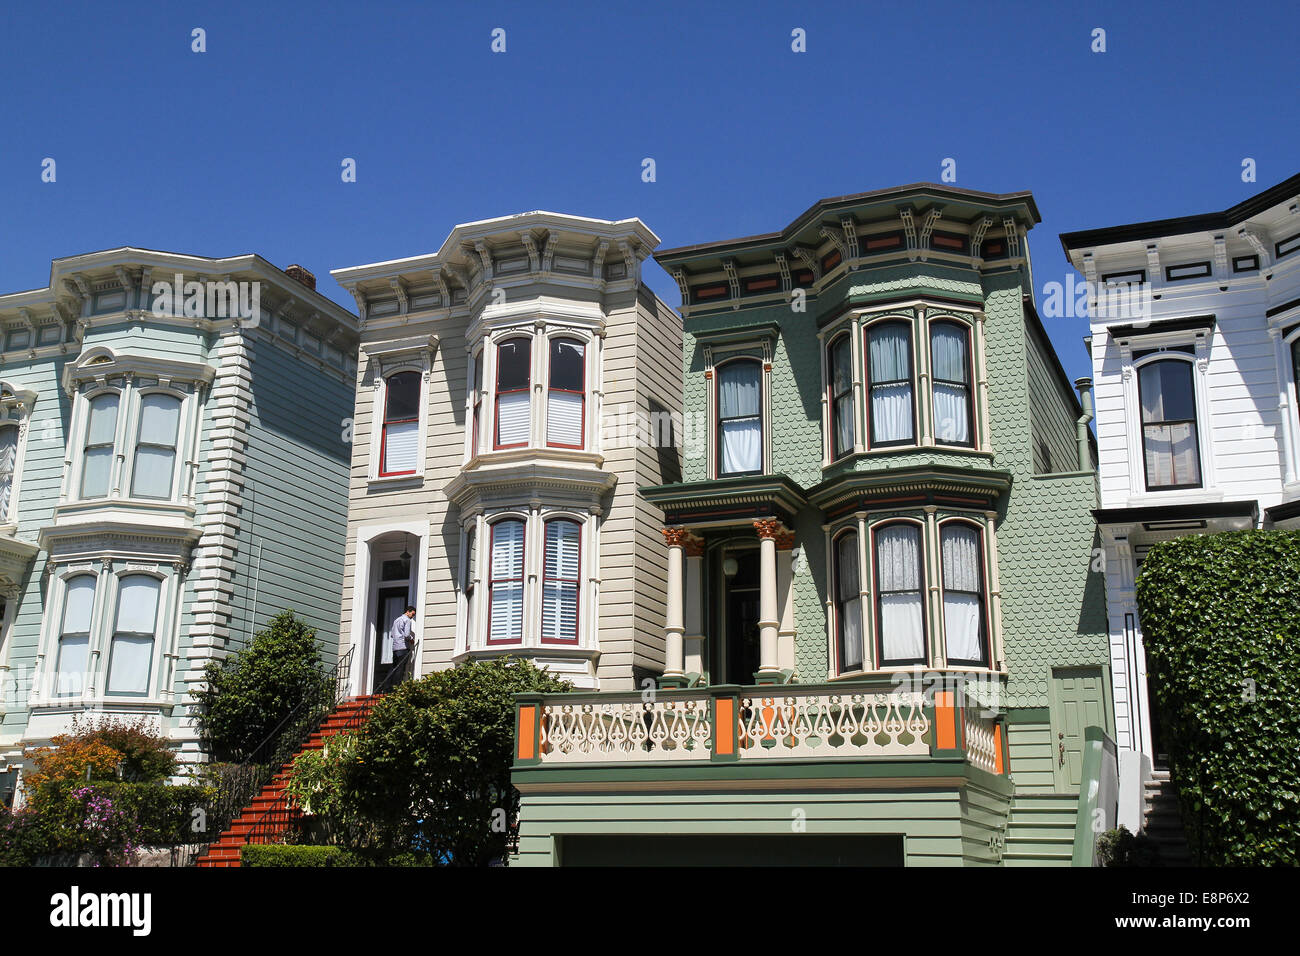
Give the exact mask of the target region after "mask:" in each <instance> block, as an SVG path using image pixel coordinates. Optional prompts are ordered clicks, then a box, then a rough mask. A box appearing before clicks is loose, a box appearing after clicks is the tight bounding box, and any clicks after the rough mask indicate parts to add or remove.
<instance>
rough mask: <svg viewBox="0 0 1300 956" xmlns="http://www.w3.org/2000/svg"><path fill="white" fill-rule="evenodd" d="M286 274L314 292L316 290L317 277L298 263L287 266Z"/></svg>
mask: <svg viewBox="0 0 1300 956" xmlns="http://www.w3.org/2000/svg"><path fill="white" fill-rule="evenodd" d="M284 274H285V275H287V276H288V277H289V278H290V279H296V280H297V281H298V282H301V283H302V284H303V285H305V286H306V287H307V288H309V289H311V290H312V291H313V292H315V291H316V277H315V276H314V275H312V274H311V273H310V272H308V271H307V270H306V269H304V268H303V267H302V266H300V265H298V264H297V263H296V262H295V263H294V264H293V265H291V266H285V269H284Z"/></svg>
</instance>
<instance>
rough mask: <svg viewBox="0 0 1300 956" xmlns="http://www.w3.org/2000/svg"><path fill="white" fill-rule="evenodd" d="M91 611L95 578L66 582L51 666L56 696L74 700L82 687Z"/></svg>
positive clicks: (87, 576)
mask: <svg viewBox="0 0 1300 956" xmlns="http://www.w3.org/2000/svg"><path fill="white" fill-rule="evenodd" d="M94 607H95V575H93V574H79V575H77V576H76V577H74V578H69V579H68V581H67V583H66V585H65V586H64V591H63V622H62V624H60V626H59V650H58V654H57V655H56V657H55V665H54V671H55V686H54V693H55V695H56V696H59V697H69V696H75V695H77V694H80V693H81V692H82V690H83V689H84V688H85V686H86V665H87V664H88V663H89V661H90V615H91V611H92V610H93V609H94Z"/></svg>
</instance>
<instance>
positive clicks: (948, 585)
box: [514, 184, 1113, 865]
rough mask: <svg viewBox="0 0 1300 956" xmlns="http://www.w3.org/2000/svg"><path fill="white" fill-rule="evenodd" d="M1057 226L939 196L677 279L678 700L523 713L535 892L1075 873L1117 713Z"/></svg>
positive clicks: (520, 780) (866, 199)
mask: <svg viewBox="0 0 1300 956" xmlns="http://www.w3.org/2000/svg"><path fill="white" fill-rule="evenodd" d="M1038 221H1039V215H1038V211H1037V209H1036V207H1035V205H1034V200H1033V198H1032V196H1030V194H1029V193H1027V192H1022V193H1011V194H1006V195H994V194H989V193H980V192H972V191H969V190H963V189H955V188H950V187H945V186H934V185H926V184H921V185H913V186H904V187H900V188H895V189H889V190H882V191H878V192H872V193H864V194H860V195H854V196H844V197H839V198H835V199H826V200H823V201H821V202H818V203H816V204H815V205H814V206H813V207H812V208H811V209H809V210H808V211H807V212H805V213H804V214H803V215H801V216H799V217H798V218H797V219H796V220H795V221H794V222H793V223H791V224H790V225H789V226H787V227H785V228H783V229H781V230H780V231H779V232H774V233H769V234H766V235H760V236H751V237H748V238H743V239H734V240H726V241H722V242H713V243H706V244H703V245H697V246H689V247H683V248H678V249H670V250H666V251H662V252H659V253H658V254H657V255H656V257H655V258H656V259H657V260H658V262H659V263H660V264H661V265H662V266H663V267H664V268H665V269H666V270H668V271H669V272H670V273H671V274H672V275H673V276H674V277H675V279H676V280H677V282H678V284H679V286H680V288H681V293H682V300H683V302H682V315H683V320H684V327H685V344H684V354H683V359H682V361H683V370H684V383H685V384H684V402H683V407H684V408H685V410H686V411H685V414H684V416H683V417H682V419H680V420H674V422H673V426H672V427H673V431H674V434H673V435H672V436H671V438H672V440H673V444H675V445H678V446H680V447H681V448H682V449H683V465H682V480H681V481H680V482H676V483H673V484H661V485H656V486H652V487H643V488H642V489H641V494H642V497H643V498H644V500H645V501H646V502H647V503H648V504H647V507H649V506H653V507H655V508H657V509H658V511H659V512H660V513H661V514H662V517H663V525H664V537H665V540H666V541H667V543H668V545H669V548H668V562H667V567H665V568H664V569H663V575H664V580H665V591H666V595H667V602H666V615H665V622H664V641H663V647H662V655H663V666H664V670H663V676H662V679H661V680H660V682H659V684H658V686H657V687H654V688H647V689H646V690H645V691H644V692H643V693H640V694H638V693H603V694H569V695H557V696H553V697H546V698H541V697H528V698H523V699H521V701H520V703H519V713H518V740H517V753H516V765H515V771H514V781H515V784H516V786H517V787H518V789H519V790H520V792H521V794H522V798H523V803H522V810H521V816H520V842H519V854H520V861H521V862H524V863H536V864H543V865H554V864H560V865H568V864H582V863H608V862H623V863H655V862H667V863H684V864H690V863H740V862H745V863H754V862H784V863H823V864H825V863H835V862H844V863H893V864H902V863H905V864H907V865H926V864H959V865H960V864H984V865H990V864H991V865H998V864H1016V863H1020V864H1025V863H1029V864H1034V863H1057V864H1065V863H1069V862H1070V859H1071V853H1072V851H1073V850H1074V838H1075V831H1076V826H1075V821H1076V817H1077V814H1078V813H1080V812H1081V802H1080V800H1079V796H1078V794H1079V789H1080V784H1081V780H1082V781H1085V782H1086V781H1088V780H1090V779H1093V778H1095V777H1096V776H1098V771H1097V763H1098V761H1104V760H1106V759H1107V757H1106V754H1105V752H1104V751H1105V747H1106V745H1107V741H1108V738H1106V737H1105V736H1104V735H1111V736H1113V727H1112V725H1113V716H1112V715H1113V707H1112V703H1111V700H1110V697H1109V687H1110V681H1109V675H1108V672H1107V665H1108V661H1109V653H1108V646H1107V636H1106V631H1107V627H1106V617H1105V596H1104V592H1103V580H1102V576H1101V574H1100V573H1098V572H1096V571H1094V570H1093V567H1094V560H1093V557H1094V548H1095V546H1096V540H1095V529H1094V525H1093V520H1092V515H1091V509H1093V508H1094V507H1095V506H1096V494H1097V492H1096V473H1095V460H1094V459H1095V455H1094V443H1093V441H1092V437H1091V433H1090V431H1089V428H1088V422H1089V419H1090V407H1091V401H1090V395H1089V394H1088V390H1089V386H1090V383H1089V382H1088V381H1087V380H1081V381H1080V382H1079V383H1078V387H1079V389H1080V391H1081V393H1082V398H1083V400H1082V403H1081V402H1080V400H1079V398H1078V397H1076V395H1075V391H1074V388H1072V386H1071V384H1070V382H1069V381H1068V379H1067V378H1066V375H1065V373H1064V372H1063V370H1062V368H1061V365H1060V363H1059V361H1058V359H1057V357H1056V355H1055V353H1054V352H1053V350H1052V347H1051V345H1050V343H1049V341H1048V337H1047V335H1046V333H1045V332H1044V330H1043V327H1042V325H1041V323H1040V321H1039V319H1038V316H1037V314H1036V312H1035V309H1034V304H1033V296H1032V289H1033V280H1032V276H1031V266H1030V258H1029V247H1028V242H1027V232H1028V231H1029V229H1031V228H1032V227H1033V225H1034V224H1035V223H1037V222H1038ZM665 438H666V436H665V434H664V433H663V430H662V429H661V430H660V434H659V436H658V440H657V441H655V442H653V443H652V444H658V445H664V444H666V441H665ZM655 650H656V652H658V650H659V649H658V648H656V649H655ZM1090 728H1095V729H1092V730H1090ZM1112 753H1113V751H1112ZM1084 789H1085V791H1087V789H1088V788H1087V787H1085V788H1084ZM1088 847H1089V853H1090V848H1091V844H1090V842H1089V844H1088Z"/></svg>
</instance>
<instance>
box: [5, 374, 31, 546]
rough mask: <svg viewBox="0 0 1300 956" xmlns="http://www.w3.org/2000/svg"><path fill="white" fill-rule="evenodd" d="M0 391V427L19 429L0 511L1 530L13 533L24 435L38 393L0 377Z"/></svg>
mask: <svg viewBox="0 0 1300 956" xmlns="http://www.w3.org/2000/svg"><path fill="white" fill-rule="evenodd" d="M0 392H3V393H5V394H4V395H3V396H0V427H10V426H12V427H15V428H17V429H18V436H17V445H16V447H15V449H14V474H13V480H12V481H11V482H10V485H9V510H8V513H7V514H0V533H12V532H13V531H14V530H15V529H16V528H17V527H18V514H19V511H20V507H21V497H20V495H21V493H22V479H23V465H24V463H25V461H26V459H27V436H28V433H29V432H30V431H31V419H32V411H33V408H34V406H35V404H36V398H37V394H38V393H37V392H36V391H35V390H34V389H29V388H23V387H22V386H19V385H15V384H14V383H12V382H9V381H0Z"/></svg>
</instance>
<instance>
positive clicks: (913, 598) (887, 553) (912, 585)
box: [876, 525, 925, 663]
mask: <svg viewBox="0 0 1300 956" xmlns="http://www.w3.org/2000/svg"><path fill="white" fill-rule="evenodd" d="M876 562H877V565H876V566H877V569H878V574H879V580H880V591H881V594H880V642H881V644H882V646H883V652H884V653H883V655H882V656H883V658H884V660H883V662H882V663H888V662H890V661H913V660H924V658H925V628H924V626H923V623H922V622H923V615H922V612H921V598H922V593H921V534H920V530H919V529H918V528H916V527H914V526H912V525H892V526H890V527H888V528H883V529H881V530H880V531H879V532H877V534H876ZM886 592H894V593H886Z"/></svg>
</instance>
